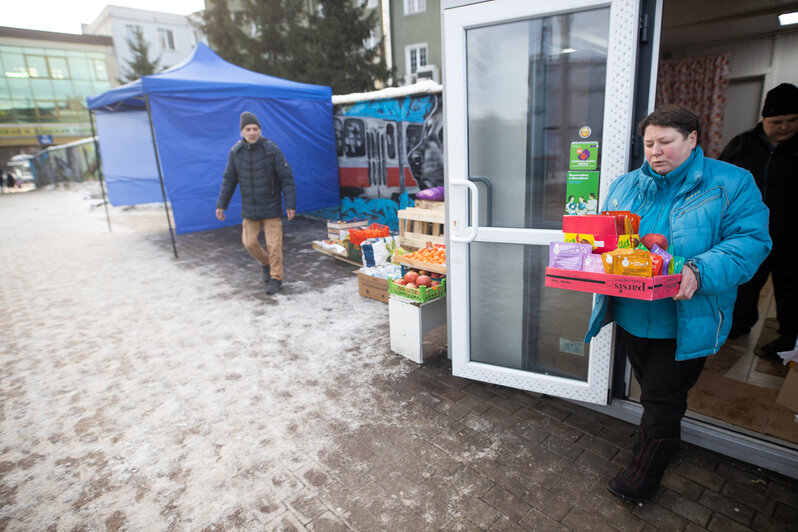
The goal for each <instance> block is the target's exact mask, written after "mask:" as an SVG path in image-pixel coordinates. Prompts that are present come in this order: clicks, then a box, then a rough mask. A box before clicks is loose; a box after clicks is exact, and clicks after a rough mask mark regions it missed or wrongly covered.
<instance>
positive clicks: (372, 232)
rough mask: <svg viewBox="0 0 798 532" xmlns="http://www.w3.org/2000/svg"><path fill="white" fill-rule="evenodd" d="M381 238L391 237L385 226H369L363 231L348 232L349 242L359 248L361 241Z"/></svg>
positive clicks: (352, 230)
mask: <svg viewBox="0 0 798 532" xmlns="http://www.w3.org/2000/svg"><path fill="white" fill-rule="evenodd" d="M383 236H391V230H390V229H389V228H388V226H387V225H381V224H371V225H370V226H368V227H366V228H365V229H350V230H349V241H350V242H351V243H352V244H354V245H356V246H359V245H360V244H362V243H363V241H365V240H368V239H369V238H379V237H383Z"/></svg>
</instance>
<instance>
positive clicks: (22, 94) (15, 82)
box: [6, 78, 31, 99]
mask: <svg viewBox="0 0 798 532" xmlns="http://www.w3.org/2000/svg"><path fill="white" fill-rule="evenodd" d="M6 81H7V82H8V90H9V92H10V93H11V98H12V99H21V98H29V97H30V95H31V88H30V80H28V79H15V78H6Z"/></svg>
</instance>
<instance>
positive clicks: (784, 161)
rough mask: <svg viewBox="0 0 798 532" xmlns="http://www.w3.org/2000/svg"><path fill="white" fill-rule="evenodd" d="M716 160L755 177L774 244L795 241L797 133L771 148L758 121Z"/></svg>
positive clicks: (796, 224)
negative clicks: (766, 211) (743, 169)
mask: <svg viewBox="0 0 798 532" xmlns="http://www.w3.org/2000/svg"><path fill="white" fill-rule="evenodd" d="M719 159H720V160H721V161H726V162H729V163H732V164H734V165H736V166H739V167H741V168H745V169H746V170H748V171H749V172H751V173H752V174H753V175H754V180H755V181H756V184H757V186H758V187H759V190H760V191H761V192H762V199H763V200H764V202H765V205H767V206H768V208H769V209H770V236H771V238H772V239H773V241H774V243H776V242H782V243H783V242H786V241H787V240H789V239H794V237H795V234H796V231H797V230H798V197H796V196H798V134H796V135H793V137H792V138H791V139H789V140H787V141H784V142H782V143H780V144H779V145H778V146H776V147H775V148H773V146H772V145H771V144H770V143H769V142H767V141H766V140H765V138H764V130H763V129H762V123H761V122H760V123H759V124H758V125H757V126H756V127H755V128H753V129H750V130H748V131H746V132H744V133H740V134H739V135H737V136H736V137H734V138H733V139H732V140H731V141H730V142H729V143H728V144H727V145H726V147H725V148H724V149H723V153H721V155H720V157H719Z"/></svg>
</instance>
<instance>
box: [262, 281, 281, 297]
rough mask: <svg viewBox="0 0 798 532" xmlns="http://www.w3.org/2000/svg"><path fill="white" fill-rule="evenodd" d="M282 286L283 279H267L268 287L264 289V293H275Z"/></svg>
mask: <svg viewBox="0 0 798 532" xmlns="http://www.w3.org/2000/svg"><path fill="white" fill-rule="evenodd" d="M282 286H283V281H282V280H281V279H272V280H271V281H269V287H268V288H267V289H266V293H267V294H269V295H272V294H276V293H277V292H279V291H280V288H281V287H282Z"/></svg>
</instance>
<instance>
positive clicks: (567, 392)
mask: <svg viewBox="0 0 798 532" xmlns="http://www.w3.org/2000/svg"><path fill="white" fill-rule="evenodd" d="M636 4H637V2H635V1H634V0H614V1H589V0H570V1H569V0H563V1H560V2H550V1H539V0H495V1H489V2H480V3H465V5H464V3H462V2H461V3H460V5H459V6H458V7H451V8H448V9H445V10H444V14H443V26H444V52H445V53H444V56H445V63H444V73H445V80H444V90H445V95H444V102H445V106H446V127H445V132H446V138H447V148H446V153H447V165H446V172H447V175H446V183H447V191H446V193H447V204H448V219H447V223H448V225H449V228H448V231H447V233H448V235H449V243H448V246H449V247H448V250H447V253H448V255H449V265H448V275H447V292H448V304H449V323H450V327H449V337H450V338H449V347H450V353H451V356H452V363H453V372H454V374H455V375H458V376H462V377H467V378H470V379H475V380H480V381H485V382H492V383H496V384H502V385H506V386H510V387H513V388H519V389H526V390H533V391H537V392H541V393H547V394H551V395H557V396H561V397H567V398H571V399H577V400H581V401H586V402H591V403H597V404H606V402H607V400H608V387H609V380H610V368H611V365H612V330H611V327H606V328H605V329H604V330H603V331H602V333H601V334H600V335H599V336H598V337H597V338H596V339H595V340H594V341H593V342H592V343H591V344H584V343H583V342H582V340H583V339H584V336H585V331H586V330H587V325H588V319H589V317H590V313H591V311H592V306H593V296H592V295H591V294H587V293H580V292H571V291H565V290H560V289H554V288H547V287H545V285H544V276H545V269H546V266H547V265H548V260H549V244H550V243H551V242H554V241H562V239H563V235H562V216H563V214H565V213H566V209H567V208H568V207H567V206H566V203H567V202H566V200H567V199H568V197H567V194H568V193H569V192H570V191H571V189H569V186H571V185H569V182H570V183H577V181H578V180H579V179H582V177H580V176H582V175H584V176H587V177H586V179H587V180H588V181H591V180H592V181H593V182H594V183H595V190H596V192H597V194H594V195H596V196H598V197H597V198H595V200H596V201H597V202H598V204H600V202H601V195H602V192H603V191H604V190H606V187H607V185H608V184H609V181H611V180H612V179H613V178H615V177H617V176H618V175H621V174H622V173H624V172H625V171H626V169H627V167H628V160H629V139H630V136H631V131H632V108H633V105H632V104H633V96H634V76H635V61H636V55H635V54H636V50H637V45H636V42H637V28H638V23H637V21H638V13H637V9H638V7H637V5H636ZM585 150H587V151H588V154H584V152H585ZM590 151H593V152H594V153H592V154H589V152H590ZM596 151H597V152H598V153H597V154H596V153H595V152H596ZM585 155H587V156H585ZM582 157H584V160H583V159H582ZM580 161H581V162H580ZM583 163H585V164H583ZM591 165H592V166H591ZM584 169H587V170H585V171H584V172H579V171H576V170H584ZM575 190H576V189H575ZM579 190H582V189H579ZM583 195H584V197H583V198H582V199H581V200H580V199H578V198H574V199H575V201H574V203H576V204H577V209H578V210H579V211H580V212H587V209H588V208H589V207H590V206H593V205H595V204H596V202H591V201H590V200H592V199H593V198H590V197H589V194H588V193H587V192H583Z"/></svg>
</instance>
